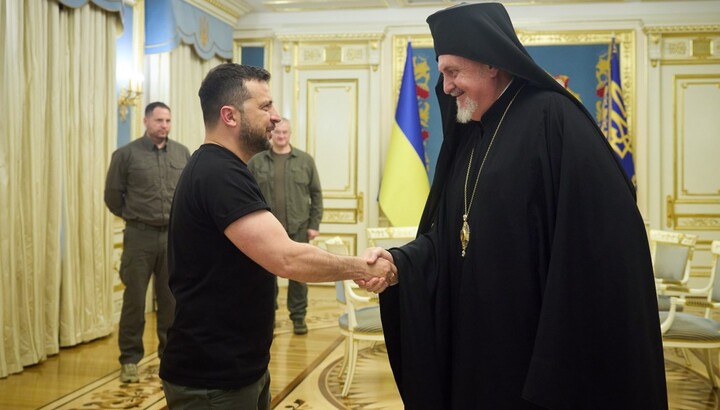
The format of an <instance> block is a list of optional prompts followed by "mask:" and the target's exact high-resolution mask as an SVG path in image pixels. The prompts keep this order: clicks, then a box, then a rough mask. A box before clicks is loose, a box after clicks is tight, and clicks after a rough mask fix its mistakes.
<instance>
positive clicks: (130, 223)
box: [125, 221, 168, 232]
mask: <svg viewBox="0 0 720 410" xmlns="http://www.w3.org/2000/svg"><path fill="white" fill-rule="evenodd" d="M125 226H129V227H131V228H135V229H138V230H141V231H158V232H165V231H167V228H168V226H167V225H160V226H158V225H148V224H146V223H143V222H140V221H125Z"/></svg>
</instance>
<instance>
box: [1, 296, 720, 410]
mask: <svg viewBox="0 0 720 410" xmlns="http://www.w3.org/2000/svg"><path fill="white" fill-rule="evenodd" d="M284 295H285V290H284V289H281V291H280V298H279V300H278V302H279V304H280V307H281V308H280V310H278V314H277V328H276V332H275V339H274V342H273V347H272V358H271V362H270V374H271V378H272V382H271V392H272V396H273V408H275V409H293V410H317V409H320V410H324V409H328V410H330V409H358V410H361V409H362V410H365V409H368V410H369V409H400V408H402V402H401V401H400V398H399V395H398V393H397V390H396V388H395V384H394V382H393V379H392V374H391V372H390V367H389V365H388V362H387V353H386V352H385V349H384V345H382V344H380V345H377V346H371V345H369V344H368V345H365V346H363V350H362V351H361V354H360V358H359V361H358V367H357V371H356V375H355V380H354V382H353V385H352V388H351V390H350V394H349V396H348V397H346V398H341V397H340V390H341V388H342V385H341V382H340V380H339V378H338V377H337V373H338V370H339V367H340V364H341V359H342V354H343V344H342V339H341V338H340V335H339V332H338V330H337V327H336V326H337V325H336V323H337V316H338V315H339V313H340V310H341V309H340V307H339V306H338V304H337V303H336V302H335V290H334V288H331V287H324V286H311V288H310V301H309V304H310V306H309V309H308V318H307V321H308V325H309V327H310V332H309V333H308V334H307V335H305V336H296V335H294V334H293V333H292V324H291V322H290V321H289V319H288V318H287V311H286V310H285V309H284V303H285V298H284ZM154 328H155V320H154V315H152V314H149V315H148V316H147V324H146V331H145V346H146V351H148V352H151V353H148V354H147V355H146V358H145V359H144V360H143V362H141V364H142V366H141V371H142V377H143V380H142V382H141V383H140V384H134V385H124V384H121V383H119V381H118V375H119V365H118V363H117V356H118V352H117V334H116V333H113V334H112V335H110V336H108V337H105V338H103V339H99V340H95V341H93V342H91V343H86V344H83V345H80V346H76V347H73V348H67V349H62V351H61V352H60V354H58V355H56V356H53V357H50V358H48V360H46V361H44V362H43V363H41V364H38V365H35V366H31V367H28V368H26V369H25V371H24V372H22V373H20V374H17V375H11V376H9V377H7V378H5V379H0V409H13V410H14V409H19V410H21V409H39V408H42V409H43V410H45V409H55V410H62V409H115V408H133V409H152V410H155V409H158V410H159V409H163V408H164V407H165V406H164V399H163V398H162V391H161V390H159V387H158V386H159V379H158V378H157V364H158V361H157V358H156V355H155V354H154V353H152V352H153V351H154V348H155V346H156V345H157V338H156V336H155V334H154ZM665 354H666V372H667V378H668V390H669V399H670V408H671V409H675V410H681V409H682V410H710V409H720V399H719V395H718V391H717V390H715V391H713V390H712V389H711V388H710V385H709V382H708V379H707V375H706V374H705V369H704V366H703V365H702V363H700V362H699V360H698V359H697V357H696V355H694V354H690V355H689V356H690V361H691V366H690V367H689V368H688V367H687V366H686V365H685V361H684V359H683V358H682V357H681V356H679V354H678V352H676V351H666V352H665ZM618 371H622V369H618Z"/></svg>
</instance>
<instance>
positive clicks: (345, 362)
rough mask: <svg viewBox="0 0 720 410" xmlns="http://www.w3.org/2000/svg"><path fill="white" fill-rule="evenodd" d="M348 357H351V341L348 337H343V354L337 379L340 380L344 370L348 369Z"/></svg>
mask: <svg viewBox="0 0 720 410" xmlns="http://www.w3.org/2000/svg"><path fill="white" fill-rule="evenodd" d="M350 356H352V339H351V338H350V337H349V336H345V354H344V355H343V363H342V366H341V367H340V371H339V372H338V379H340V380H342V379H343V375H344V374H345V370H347V368H348V363H349V362H350Z"/></svg>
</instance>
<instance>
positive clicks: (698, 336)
mask: <svg viewBox="0 0 720 410" xmlns="http://www.w3.org/2000/svg"><path fill="white" fill-rule="evenodd" d="M711 252H712V257H713V263H712V271H711V273H710V275H711V277H712V278H711V282H712V283H713V286H712V289H711V291H710V292H709V293H708V295H707V299H704V300H702V299H701V300H697V299H683V298H678V297H671V298H670V308H669V310H668V311H666V312H662V311H661V312H660V330H661V332H662V337H663V346H664V347H666V348H680V349H704V350H705V357H704V359H705V367H706V368H707V372H708V377H709V379H710V384H711V385H712V386H713V388H717V384H716V382H715V374H714V371H713V365H712V359H711V358H712V354H711V353H712V350H714V349H720V323H719V322H717V321H716V320H714V319H713V318H712V313H713V311H715V310H717V309H720V280H713V279H716V278H717V276H718V275H719V274H720V241H713V242H712V245H711ZM680 306H695V307H702V308H705V315H704V317H700V316H697V315H693V314H690V313H684V312H679V311H678V307H680ZM686 361H687V358H686Z"/></svg>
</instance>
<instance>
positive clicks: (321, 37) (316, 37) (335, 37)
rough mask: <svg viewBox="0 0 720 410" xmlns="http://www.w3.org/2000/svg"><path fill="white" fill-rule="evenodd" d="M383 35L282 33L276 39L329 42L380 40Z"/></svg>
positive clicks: (300, 41)
mask: <svg viewBox="0 0 720 410" xmlns="http://www.w3.org/2000/svg"><path fill="white" fill-rule="evenodd" d="M384 37H385V34H384V33H345V34H282V35H278V36H277V39H278V40H279V41H281V42H298V43H310V42H313V43H314V42H331V43H343V42H347V41H356V42H361V41H380V40H382V39H383V38H384Z"/></svg>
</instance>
